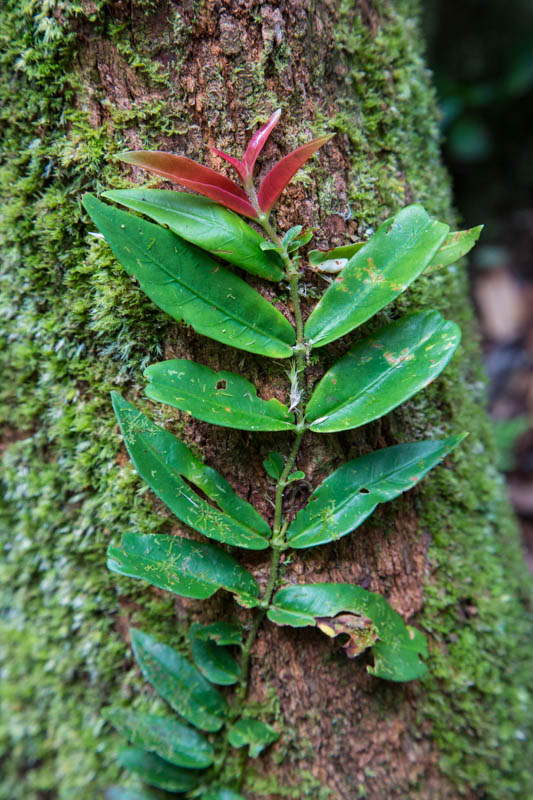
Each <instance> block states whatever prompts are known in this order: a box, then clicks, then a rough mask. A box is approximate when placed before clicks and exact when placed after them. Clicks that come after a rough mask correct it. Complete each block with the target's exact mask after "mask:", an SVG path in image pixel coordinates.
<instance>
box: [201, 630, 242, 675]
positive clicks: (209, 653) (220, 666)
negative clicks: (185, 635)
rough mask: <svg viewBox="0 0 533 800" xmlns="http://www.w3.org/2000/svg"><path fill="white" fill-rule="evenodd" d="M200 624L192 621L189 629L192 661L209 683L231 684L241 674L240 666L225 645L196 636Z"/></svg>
mask: <svg viewBox="0 0 533 800" xmlns="http://www.w3.org/2000/svg"><path fill="white" fill-rule="evenodd" d="M201 629H202V626H201V625H198V623H194V624H193V625H191V628H190V630H189V637H190V641H191V650H192V656H193V659H194V663H195V664H196V666H197V667H198V669H199V670H200V672H201V673H202V675H204V676H205V677H206V678H207V679H208V680H209V681H211V683H216V684H219V685H220V686H232V685H233V684H234V683H237V681H238V680H239V678H240V676H241V667H240V664H239V663H238V662H237V660H236V659H235V658H234V657H233V656H232V654H231V653H230V651H229V650H228V648H227V647H222V646H219V645H218V644H215V643H214V642H213V641H211V640H210V639H208V640H207V641H205V640H203V639H202V638H200V637H199V636H198V633H199V631H200V630H201Z"/></svg>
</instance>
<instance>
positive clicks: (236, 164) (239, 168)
mask: <svg viewBox="0 0 533 800" xmlns="http://www.w3.org/2000/svg"><path fill="white" fill-rule="evenodd" d="M209 149H210V150H211V152H212V153H214V154H215V155H216V156H220V158H223V159H224V161H227V162H228V164H231V166H232V167H233V169H234V170H235V171H236V172H237V174H238V175H239V176H240V177H241V179H242V181H243V182H246V175H247V173H246V167H245V166H244V164H243V163H242V161H239V159H238V158H233V156H229V155H228V154H227V153H224V152H223V150H217V148H216V147H210V148H209Z"/></svg>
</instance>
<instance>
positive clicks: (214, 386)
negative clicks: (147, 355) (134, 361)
mask: <svg viewBox="0 0 533 800" xmlns="http://www.w3.org/2000/svg"><path fill="white" fill-rule="evenodd" d="M144 374H145V376H146V377H147V378H148V380H149V381H150V383H149V384H148V386H147V387H146V394H147V395H148V397H151V398H152V399H153V400H158V401H159V402H160V403H168V405H171V406H174V408H179V409H180V410H181V411H185V412H186V413H188V414H192V416H193V417H196V419H201V420H203V421H204V422H211V423H212V424H213V425H222V426H224V427H226V428H239V429H240V430H245V431H286V430H292V429H293V428H294V427H295V425H294V422H293V421H294V415H293V414H292V412H289V409H288V408H287V406H284V405H283V404H282V403H280V402H279V400H276V398H274V397H273V398H272V399H271V400H262V399H261V398H260V397H258V396H257V389H256V388H255V386H254V385H253V384H252V383H250V381H247V380H246V379H245V378H241V377H240V376H239V375H235V374H234V373H233V372H215V371H214V370H212V369H210V368H209V367H204V366H203V365H202V364H196V363H195V362H194V361H187V360H185V359H172V360H170V361H162V362H160V363H159V364H152V366H150V367H148V369H147V370H146V371H145V373H144Z"/></svg>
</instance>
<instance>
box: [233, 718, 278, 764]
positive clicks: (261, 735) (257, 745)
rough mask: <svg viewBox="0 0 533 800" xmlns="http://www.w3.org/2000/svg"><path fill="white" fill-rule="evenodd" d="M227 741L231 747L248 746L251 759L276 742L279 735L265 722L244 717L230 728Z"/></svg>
mask: <svg viewBox="0 0 533 800" xmlns="http://www.w3.org/2000/svg"><path fill="white" fill-rule="evenodd" d="M228 739H229V742H230V744H231V745H232V746H233V747H245V746H246V745H250V751H249V752H250V756H251V758H257V756H258V755H259V754H260V753H261V752H262V751H263V750H264V749H265V747H268V745H269V744H272V742H277V740H278V739H279V733H278V732H277V731H275V730H274V728H271V727H270V725H267V724H266V723H265V722H261V721H260V720H258V719H251V718H250V717H244V718H242V719H239V720H238V721H237V722H236V723H235V724H234V725H232V726H231V727H230V729H229V735H228Z"/></svg>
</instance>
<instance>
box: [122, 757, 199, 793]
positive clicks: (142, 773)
mask: <svg viewBox="0 0 533 800" xmlns="http://www.w3.org/2000/svg"><path fill="white" fill-rule="evenodd" d="M118 762H119V764H120V766H121V767H124V769H128V770H129V771H130V772H134V773H135V774H136V775H138V776H139V778H140V779H141V780H142V781H144V782H145V783H147V784H148V785H149V786H156V787H157V788H158V789H166V790H167V791H168V792H188V791H189V789H194V787H195V786H196V784H197V783H198V773H197V772H192V771H191V770H185V769H181V768H180V767H176V766H175V765H174V764H170V763H169V762H168V761H164V760H163V759H162V758H160V757H159V756H157V755H156V754H155V753H147V752H146V750H141V749H139V748H137V747H126V748H124V749H123V750H120V751H119V754H118Z"/></svg>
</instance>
